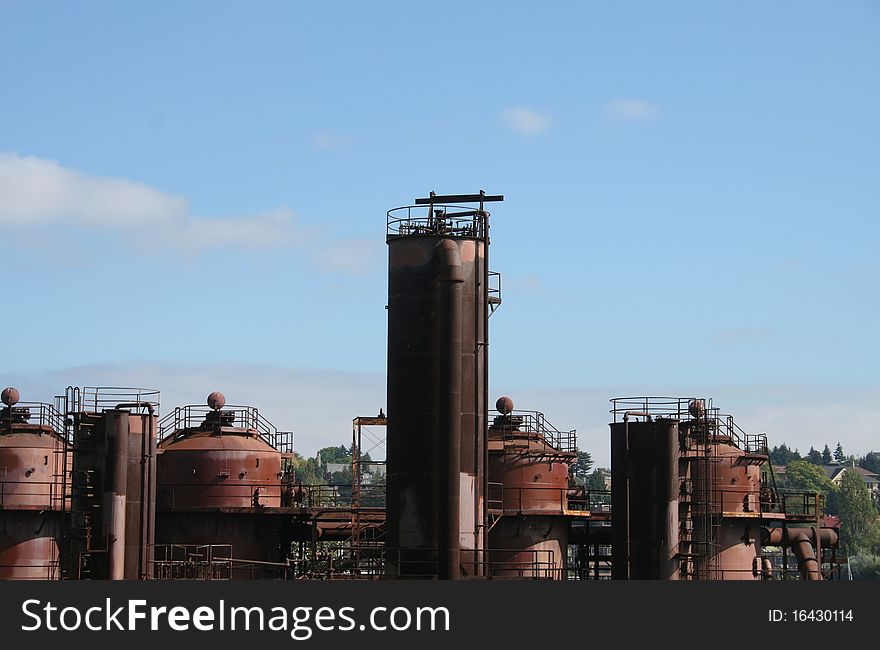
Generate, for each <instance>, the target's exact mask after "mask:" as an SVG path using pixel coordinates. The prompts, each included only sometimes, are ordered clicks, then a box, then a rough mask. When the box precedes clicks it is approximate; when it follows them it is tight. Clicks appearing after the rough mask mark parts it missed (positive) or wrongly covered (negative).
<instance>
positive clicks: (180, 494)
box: [157, 427, 282, 510]
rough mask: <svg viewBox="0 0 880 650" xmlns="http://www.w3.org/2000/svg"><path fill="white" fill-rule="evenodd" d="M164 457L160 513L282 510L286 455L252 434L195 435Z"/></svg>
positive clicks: (164, 450) (164, 448) (165, 447)
mask: <svg viewBox="0 0 880 650" xmlns="http://www.w3.org/2000/svg"><path fill="white" fill-rule="evenodd" d="M159 451H160V453H159V460H158V488H157V492H158V499H157V500H158V506H159V509H160V510H177V509H181V508H184V509H185V508H189V507H193V506H197V507H198V506H209V507H210V506H213V507H235V506H237V507H259V506H280V505H281V477H282V472H281V453H280V452H278V451H277V450H276V449H273V448H272V447H270V446H269V444H268V443H266V442H265V441H264V440H262V439H261V438H259V437H257V436H256V435H253V433H252V432H249V431H248V430H240V429H235V428H231V427H223V428H222V429H221V430H217V431H194V432H192V433H191V434H189V435H187V436H185V437H182V438H178V439H174V440H171V441H170V442H168V443H167V444H166V443H160V445H159Z"/></svg>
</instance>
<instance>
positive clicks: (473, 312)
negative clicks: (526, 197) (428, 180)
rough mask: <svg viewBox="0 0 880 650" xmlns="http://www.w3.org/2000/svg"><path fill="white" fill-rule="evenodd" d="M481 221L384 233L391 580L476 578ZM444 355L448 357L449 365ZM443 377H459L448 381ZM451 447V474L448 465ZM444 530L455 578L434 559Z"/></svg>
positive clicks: (482, 357) (482, 360)
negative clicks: (454, 542) (453, 546)
mask: <svg viewBox="0 0 880 650" xmlns="http://www.w3.org/2000/svg"><path fill="white" fill-rule="evenodd" d="M389 216H391V213H389ZM484 218H485V217H484V215H475V216H473V217H472V218H471V220H470V221H469V222H468V223H469V224H470V225H469V226H467V227H459V226H457V225H455V224H454V223H452V222H446V221H443V222H438V221H436V220H433V219H431V218H428V217H426V218H425V219H412V220H406V219H405V220H403V221H401V222H400V223H398V225H397V227H396V228H392V229H390V230H389V235H388V238H387V243H388V252H389V276H388V433H387V445H388V454H387V493H388V500H387V524H386V531H387V536H386V549H387V565H388V573H389V574H390V575H396V576H400V577H406V576H413V577H419V576H421V577H432V576H440V575H443V574H444V570H445V571H446V572H453V573H457V572H458V571H459V570H460V572H461V574H462V575H476V574H479V573H480V571H481V566H482V564H483V559H482V558H481V557H480V553H479V550H480V549H482V548H483V546H484V542H483V540H482V530H483V526H484V523H485V505H484V498H485V427H486V423H485V413H486V401H485V400H486V394H485V393H486V372H485V371H486V354H487V351H486V347H487V346H486V343H487V340H486V329H487V327H486V323H487V319H488V311H487V307H488V302H487V298H488V296H487V280H486V278H487V267H486V264H487V259H486V256H487V247H488V238H487V237H486V235H485V222H484ZM450 283H457V284H458V285H459V288H455V287H451V286H449V285H450ZM450 301H452V303H454V304H451V302H450ZM450 318H455V320H456V322H450ZM456 340H457V341H460V343H457V342H455V341H456ZM451 345H452V346H453V347H454V348H455V349H457V351H458V352H457V354H455V350H454V349H453V348H451V347H450V346H451ZM450 353H451V354H454V355H455V356H456V358H454V359H450V358H449V354H450ZM450 368H452V369H454V370H453V371H452V372H453V373H455V374H456V375H457V376H454V377H450V376H447V375H448V372H449V369H450ZM444 369H446V370H444ZM456 400H460V406H458V405H457V404H458V402H457V401H456ZM451 412H458V413H460V416H459V419H460V421H459V422H458V424H459V430H458V431H453V430H452V429H453V427H452V425H451V424H444V423H449V418H450V417H452V416H450V415H449V413H451ZM456 444H457V445H458V447H459V451H458V454H457V455H458V463H457V466H456V464H455V463H454V462H453V461H450V459H449V454H450V449H453V448H454V446H455V445H456ZM456 480H457V482H458V484H457V485H456V484H455V482H456ZM456 501H457V502H458V503H457V508H456V503H455V502H456ZM446 510H449V511H450V512H452V511H454V510H457V513H458V515H457V516H458V521H457V522H454V521H449V520H450V518H453V519H454V515H453V514H447V512H446ZM444 522H446V523H444ZM456 524H457V525H456ZM450 527H451V528H450ZM455 528H457V531H455ZM450 531H452V535H455V534H456V532H457V537H458V541H459V549H458V550H460V555H459V558H460V565H459V567H457V568H455V569H454V570H453V568H452V567H449V566H445V567H441V565H443V564H444V563H445V562H446V558H448V557H450V556H448V555H444V554H443V553H444V551H443V550H442V549H443V548H445V545H448V544H449V542H448V538H449V535H450ZM475 550H477V552H475ZM447 551H450V549H447ZM441 556H442V557H441ZM447 577H456V576H447Z"/></svg>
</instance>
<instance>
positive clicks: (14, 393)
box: [0, 386, 21, 406]
mask: <svg viewBox="0 0 880 650" xmlns="http://www.w3.org/2000/svg"><path fill="white" fill-rule="evenodd" d="M0 398H2V399H3V403H4V404H6V406H15V405H16V404H18V400H19V399H21V394H20V393H19V392H18V389H17V388H13V387H12V386H9V387H7V388H4V389H3V393H2V394H0Z"/></svg>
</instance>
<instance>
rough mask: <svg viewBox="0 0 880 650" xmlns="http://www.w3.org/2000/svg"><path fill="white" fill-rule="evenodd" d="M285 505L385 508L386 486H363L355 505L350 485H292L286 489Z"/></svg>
mask: <svg viewBox="0 0 880 650" xmlns="http://www.w3.org/2000/svg"><path fill="white" fill-rule="evenodd" d="M285 492H286V495H285V505H288V506H290V507H299V508H352V507H355V505H356V506H358V507H360V508H384V507H385V498H386V497H385V485H382V484H379V485H374V484H368V483H364V484H361V489H360V494H359V495H358V499H357V503H356V504H355V502H354V500H353V498H352V496H353V493H352V487H351V484H350V483H336V484H328V485H303V484H291V485H288V486H287V487H286V488H285Z"/></svg>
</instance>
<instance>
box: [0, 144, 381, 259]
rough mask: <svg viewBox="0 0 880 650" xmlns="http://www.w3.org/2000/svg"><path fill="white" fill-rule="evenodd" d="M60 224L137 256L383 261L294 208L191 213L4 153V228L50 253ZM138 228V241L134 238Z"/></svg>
mask: <svg viewBox="0 0 880 650" xmlns="http://www.w3.org/2000/svg"><path fill="white" fill-rule="evenodd" d="M55 226H62V227H63V228H65V229H67V231H68V236H69V234H70V233H76V232H80V233H84V234H86V235H89V234H103V235H107V234H109V235H118V236H120V237H121V238H122V240H123V242H124V243H126V244H127V245H130V246H133V247H135V248H136V249H137V250H141V251H149V250H151V249H155V247H159V249H160V250H171V251H176V252H178V253H181V254H183V255H185V256H191V255H193V254H198V253H202V252H206V251H210V250H218V249H229V250H232V249H235V250H254V249H257V250H262V249H268V248H285V247H287V248H289V247H301V248H304V249H306V250H307V252H308V258H309V259H310V260H311V261H312V262H313V263H314V264H315V266H317V267H318V268H320V269H322V270H332V271H342V272H350V273H362V272H365V271H366V270H367V268H366V267H367V265H368V263H372V262H373V261H374V260H375V256H361V257H360V258H358V259H357V263H354V262H352V259H354V257H355V256H354V255H353V254H352V255H350V254H349V253H348V252H346V251H349V252H350V251H353V250H354V249H355V245H356V243H354V242H351V241H349V240H347V239H339V238H336V237H334V236H333V235H332V233H330V232H329V231H328V230H327V229H326V228H319V227H316V226H308V225H304V224H301V223H299V222H298V220H297V219H296V216H295V215H294V213H293V211H292V210H290V209H289V208H285V207H282V208H278V209H275V210H271V211H268V212H261V213H256V214H252V215H243V216H231V217H214V218H207V217H201V216H196V215H193V214H192V213H191V212H190V209H189V202H188V201H187V200H186V199H185V198H183V197H179V196H174V195H171V194H167V193H165V192H162V191H161V190H159V189H156V188H154V187H150V186H149V185H146V184H144V183H139V182H136V181H131V180H127V179H124V178H110V177H100V176H92V175H89V174H86V173H83V172H81V171H78V170H75V169H71V168H69V167H64V166H63V165H61V164H60V163H58V162H56V161H54V160H44V159H41V158H36V157H33V156H20V155H17V154H14V153H0V228H3V229H4V230H5V231H6V233H7V234H9V235H14V236H15V237H16V241H17V242H18V243H21V244H23V245H25V246H28V245H31V244H33V245H36V246H38V247H42V248H44V247H45V243H41V242H45V241H52V242H57V241H59V240H61V239H63V238H64V237H63V235H62V234H61V232H60V229H57V228H56V229H54V230H53V232H52V237H49V238H46V237H40V236H39V235H40V231H39V229H40V228H41V227H42V228H46V227H55ZM135 229H136V230H137V235H138V236H137V237H132V236H130V235H131V233H132V231H133V230H135ZM84 239H85V241H88V240H89V237H85V238H84ZM68 248H69V246H68ZM58 261H61V262H62V263H63V260H62V259H60V258H59V259H58Z"/></svg>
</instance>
